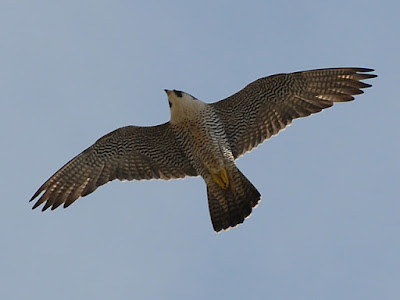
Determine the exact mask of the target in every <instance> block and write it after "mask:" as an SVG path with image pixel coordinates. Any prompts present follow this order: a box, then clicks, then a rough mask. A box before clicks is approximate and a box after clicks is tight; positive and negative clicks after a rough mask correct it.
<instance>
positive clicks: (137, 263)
mask: <svg viewBox="0 0 400 300" xmlns="http://www.w3.org/2000/svg"><path fill="white" fill-rule="evenodd" d="M399 10H400V7H399V3H398V2H396V1H351V0H350V1H341V0H338V1H329V2H327V1H276V2H273V1H246V2H244V1H237V2H235V1H198V2H196V3H190V4H189V2H188V1H140V2H139V1H72V0H71V1H63V2H61V1H2V2H1V4H0V43H1V47H0V53H1V55H0V102H1V110H0V112H1V118H0V131H1V140H2V142H1V153H2V155H1V158H0V166H1V167H0V181H1V187H2V196H1V207H2V208H1V210H0V299H41V300H44V299H59V300H61V299H216V298H217V297H218V298H219V299H295V300H297V299H335V300H337V299H400V257H399V253H400V238H399V228H400V220H399V213H400V203H399V200H400V199H399V198H400V197H399V196H400V193H399V187H398V186H399V178H400V172H399V166H400V159H399V150H400V149H399V148H400V137H399V130H398V116H399V110H400V102H399V92H398V90H399V88H398V87H399V83H400V81H399V79H400V76H399V65H400V64H399V62H400V39H399V29H400V21H399V19H398V12H399ZM340 66H360V67H370V68H374V69H376V71H375V72H376V74H378V75H379V77H378V78H375V79H373V80H369V81H368V83H371V84H373V87H372V88H370V89H367V90H366V93H365V94H364V95H360V96H358V97H357V99H356V101H354V102H351V103H344V104H339V105H337V106H335V107H333V108H331V109H329V110H326V111H324V112H323V113H320V114H317V115H314V116H311V117H309V118H306V119H301V120H297V121H294V123H293V124H292V126H290V127H289V128H287V129H286V130H285V131H283V132H281V133H280V135H279V136H278V137H274V138H272V139H271V140H269V141H267V142H266V143H264V144H263V145H262V146H259V147H258V148H257V149H256V150H253V151H252V152H251V153H248V154H247V155H245V156H244V157H242V158H241V159H240V160H239V161H238V166H239V168H240V169H241V170H242V172H243V173H244V174H245V175H246V176H247V177H248V178H249V179H250V180H251V181H252V182H253V184H254V185H255V186H256V187H257V188H258V190H259V191H260V193H261V194H262V201H261V204H260V205H259V206H258V207H257V208H256V209H255V210H254V211H253V214H252V215H251V217H250V218H249V219H247V220H246V221H245V223H244V224H243V225H241V226H238V227H237V228H235V229H231V230H229V231H228V232H222V233H220V234H216V233H214V232H213V229H212V226H211V221H210V217H209V213H208V207H207V195H206V188H205V184H204V182H203V180H202V179H201V178H188V179H185V180H175V181H157V180H152V181H140V182H139V181H134V182H123V183H122V182H117V181H115V182H112V183H109V184H107V185H105V186H103V187H101V188H99V189H98V190H97V191H96V192H95V193H93V194H91V195H89V196H87V197H85V198H81V199H79V200H78V201H77V202H76V203H74V204H73V205H72V206H70V207H69V208H68V209H65V210H64V209H62V208H59V209H57V210H55V211H52V212H51V211H46V212H45V213H42V212H41V211H40V210H35V211H32V210H31V206H32V205H31V203H28V200H29V199H30V197H31V196H32V194H33V193H34V192H35V191H36V190H37V188H38V187H39V186H40V185H41V184H42V183H43V182H44V181H45V180H46V179H47V178H48V177H49V176H50V175H52V174H53V173H54V172H55V171H56V170H58V169H59V168H60V167H61V166H62V165H64V163H66V162H67V161H68V160H69V159H71V158H72V157H73V156H75V155H76V154H78V153H80V152H81V151H82V150H84V149H85V148H86V147H88V146H90V145H91V144H92V143H93V142H95V141H96V140H97V139H98V138H99V137H101V136H102V135H104V134H106V133H108V132H110V131H112V130H114V129H116V128H118V127H122V126H125V125H129V124H134V125H155V124H159V123H162V122H165V121H167V120H169V107H168V102H167V97H166V95H165V93H164V91H163V89H164V88H168V89H180V90H184V91H187V92H188V93H190V94H192V95H194V96H196V97H197V98H199V99H201V100H203V101H206V102H214V101H217V100H219V99H222V98H225V97H227V96H229V95H231V94H233V93H234V92H236V91H238V90H239V89H241V88H243V87H244V86H245V85H246V84H248V83H250V82H251V81H253V80H255V79H257V78H259V77H263V76H267V75H271V74H275V73H281V72H292V71H298V70H305V69H313V68H324V67H340Z"/></svg>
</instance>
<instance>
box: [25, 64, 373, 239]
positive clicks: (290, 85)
mask: <svg viewBox="0 0 400 300" xmlns="http://www.w3.org/2000/svg"><path fill="white" fill-rule="evenodd" d="M371 71H373V70H372V69H365V68H333V69H319V70H311V71H303V72H295V73H289V74H278V75H272V76H269V77H265V78H261V79H258V80H256V81H254V82H252V83H250V84H249V85H247V86H246V87H245V88H244V89H242V90H241V91H239V92H238V93H236V94H234V95H232V96H230V97H228V98H226V99H224V100H221V101H218V102H215V103H212V104H206V103H204V102H202V101H200V100H198V99H196V98H194V97H192V96H190V95H189V94H186V93H184V92H181V91H175V90H174V91H169V90H166V92H167V94H168V100H169V105H170V109H171V120H170V121H169V122H167V123H164V124H161V125H158V126H153V127H138V126H127V127H123V128H120V129H117V130H115V131H113V132H111V133H109V134H107V135H105V136H104V137H102V138H100V139H99V140H98V141H97V142H96V143H95V144H93V145H92V146H90V147H89V148H87V149H86V150H85V151H83V152H82V153H81V154H79V155H78V156H76V157H75V158H73V159H72V160H71V161H69V162H68V163H67V164H66V165H65V166H64V167H62V168H61V169H60V170H59V171H57V172H56V173H55V174H54V175H53V176H51V177H50V178H49V179H48V180H47V181H46V182H45V183H44V184H43V185H42V186H41V187H40V188H39V190H38V191H37V192H36V193H35V194H34V195H33V197H32V198H31V201H32V200H33V199H35V198H37V197H38V196H39V195H40V194H41V193H42V192H43V194H42V195H41V197H40V198H39V200H37V202H36V203H35V205H34V206H33V208H36V207H38V206H39V205H41V204H42V203H45V205H44V207H43V209H42V210H46V209H47V208H49V207H51V209H55V208H57V207H58V206H60V205H61V204H64V207H67V206H69V205H70V204H72V203H73V202H74V201H75V200H76V199H78V198H79V197H81V196H82V197H83V196H86V195H88V194H90V193H92V192H93V191H94V190H96V188H97V187H99V186H101V185H103V184H105V183H107V182H109V181H111V180H114V179H116V178H118V179H120V180H134V179H136V180H141V179H152V178H156V179H157V178H160V179H167V180H168V179H172V178H183V177H186V176H198V175H200V176H202V177H203V179H204V180H205V182H206V185H207V196H208V202H209V209H210V215H211V220H212V223H213V227H214V230H215V231H220V230H221V229H228V228H229V227H234V226H236V225H237V224H240V223H242V222H243V221H244V219H245V218H246V217H247V216H249V215H250V213H251V211H252V208H253V207H255V206H256V205H257V203H258V201H259V200H260V193H259V192H258V191H257V189H256V188H255V187H254V186H253V185H252V184H251V182H250V181H249V180H248V179H247V178H246V177H245V176H244V175H243V174H242V173H241V171H240V170H239V169H238V168H237V167H236V165H235V159H237V158H238V157H239V156H241V155H243V154H244V153H246V152H247V151H250V150H251V149H252V148H254V147H256V146H257V145H258V144H260V143H262V142H263V141H264V140H266V139H268V138H270V137H271V136H273V135H275V134H277V133H278V132H279V131H280V130H281V129H283V128H285V127H286V126H287V125H289V124H290V123H291V122H292V120H293V119H296V118H300V117H306V116H308V115H310V114H313V113H316V112H319V111H321V110H323V109H325V108H328V107H330V106H332V105H333V104H334V103H335V102H346V101H351V100H353V99H354V98H353V96H352V95H357V94H361V93H363V92H362V90H361V89H363V88H367V87H370V86H371V85H369V84H366V83H363V82H361V80H364V79H369V78H374V77H376V75H374V74H370V73H369V72H371Z"/></svg>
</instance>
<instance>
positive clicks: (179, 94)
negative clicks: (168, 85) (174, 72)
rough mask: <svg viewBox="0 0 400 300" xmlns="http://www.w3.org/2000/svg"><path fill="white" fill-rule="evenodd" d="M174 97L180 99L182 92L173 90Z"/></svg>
mask: <svg viewBox="0 0 400 300" xmlns="http://www.w3.org/2000/svg"><path fill="white" fill-rule="evenodd" d="M174 93H175V95H177V96H178V97H179V98H182V92H181V91H177V90H174Z"/></svg>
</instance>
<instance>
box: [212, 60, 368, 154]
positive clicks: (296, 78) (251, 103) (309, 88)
mask: <svg viewBox="0 0 400 300" xmlns="http://www.w3.org/2000/svg"><path fill="white" fill-rule="evenodd" d="M371 71H373V70H372V69H365V68H331V69H319V70H310V71H303V72H295V73H289V74H277V75H272V76H268V77H265V78H261V79H258V80H256V81H254V82H252V83H250V84H249V85H247V86H246V87H245V88H244V89H242V90H241V91H239V92H237V93H236V94H234V95H232V96H230V97H228V98H226V99H223V100H221V101H218V102H215V103H212V104H211V106H212V107H213V108H214V110H215V111H216V113H217V115H218V116H219V118H220V120H221V122H222V123H223V125H224V127H225V132H226V134H227V137H228V140H229V142H230V145H231V149H232V152H233V155H234V157H235V158H237V157H239V156H240V155H242V154H244V153H246V152H247V151H250V150H251V149H253V148H254V147H256V146H257V145H258V144H260V143H262V142H263V141H264V140H266V139H269V138H270V137H271V136H273V135H275V134H277V133H278V132H279V131H280V130H282V129H283V128H285V127H286V126H287V125H289V124H290V123H291V122H292V120H293V119H296V118H300V117H306V116H309V115H311V114H313V113H317V112H320V111H321V110H323V109H325V108H328V107H331V106H332V105H333V103H335V102H345V101H351V100H353V99H354V98H353V96H352V95H357V94H362V93H363V91H362V90H361V89H363V88H367V87H370V86H371V85H369V84H366V83H363V82H361V80H363V79H368V78H374V77H376V75H374V74H367V72H371Z"/></svg>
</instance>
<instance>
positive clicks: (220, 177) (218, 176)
mask: <svg viewBox="0 0 400 300" xmlns="http://www.w3.org/2000/svg"><path fill="white" fill-rule="evenodd" d="M211 176H212V178H213V179H214V181H215V182H216V183H217V184H218V185H219V186H220V187H221V188H222V189H223V190H227V189H228V186H229V177H228V173H227V172H226V170H225V169H222V170H221V171H219V173H211Z"/></svg>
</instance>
